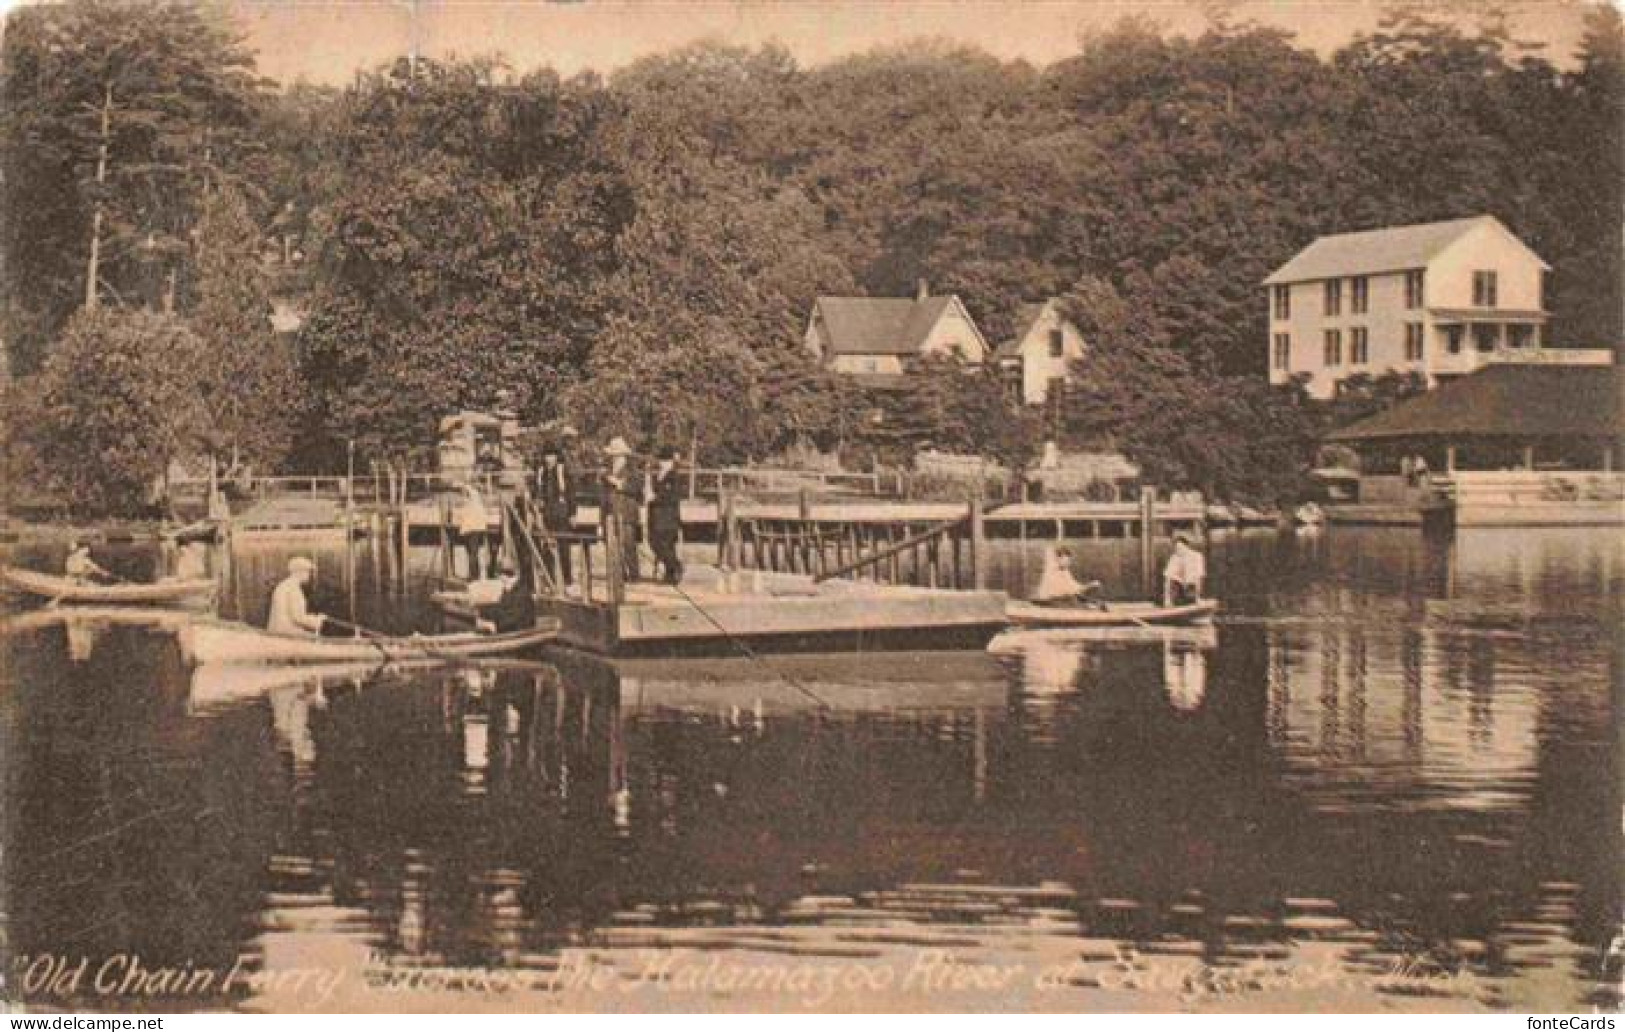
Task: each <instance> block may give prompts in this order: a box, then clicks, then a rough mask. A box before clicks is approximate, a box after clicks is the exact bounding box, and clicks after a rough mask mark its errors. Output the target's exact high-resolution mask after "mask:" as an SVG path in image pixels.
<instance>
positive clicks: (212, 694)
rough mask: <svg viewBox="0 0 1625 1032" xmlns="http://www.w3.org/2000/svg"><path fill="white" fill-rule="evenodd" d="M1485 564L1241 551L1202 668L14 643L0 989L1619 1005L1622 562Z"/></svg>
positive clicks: (1307, 549)
mask: <svg viewBox="0 0 1625 1032" xmlns="http://www.w3.org/2000/svg"><path fill="white" fill-rule="evenodd" d="M1505 544H1506V542H1505V540H1504V539H1500V538H1493V537H1492V538H1488V539H1485V540H1483V541H1478V540H1476V539H1474V538H1471V537H1464V538H1462V539H1459V540H1458V541H1457V542H1456V544H1455V545H1454V546H1453V547H1446V548H1444V551H1443V554H1441V552H1440V549H1441V547H1443V546H1441V545H1440V544H1439V543H1436V542H1428V541H1425V540H1423V539H1420V538H1418V537H1415V536H1404V535H1400V534H1396V533H1394V532H1386V531H1385V532H1370V533H1367V532H1356V533H1354V534H1350V535H1345V534H1344V532H1343V531H1342V530H1340V529H1339V530H1334V531H1332V532H1329V533H1327V534H1325V535H1322V536H1319V537H1317V538H1314V539H1312V540H1304V539H1299V538H1280V539H1277V538H1273V537H1272V538H1269V539H1267V540H1266V539H1248V540H1245V541H1237V542H1235V543H1233V544H1227V545H1225V546H1222V547H1219V548H1216V549H1215V551H1214V564H1213V566H1214V571H1215V579H1216V580H1220V583H1222V584H1224V585H1226V587H1225V588H1223V589H1221V590H1223V591H1224V592H1225V593H1226V596H1225V601H1226V605H1227V609H1228V610H1229V612H1230V613H1232V614H1233V615H1234V617H1235V618H1236V619H1235V620H1234V622H1231V623H1227V624H1225V625H1224V626H1222V627H1220V628H1218V629H1217V630H1209V631H1207V632H1205V633H1203V634H1198V635H1191V634H1189V633H1174V634H1169V635H1161V636H1149V637H1147V636H1142V637H1141V640H1118V641H1105V642H1102V641H1099V640H1082V641H1080V640H1075V639H1072V640H1069V639H1068V638H1067V637H1065V636H1064V635H1045V634H1028V635H1020V636H1012V637H1013V638H1015V639H1016V640H1015V641H1014V642H1013V643H1012V642H1011V641H1008V640H1007V641H1005V642H1004V643H1003V644H1002V645H1001V647H1000V649H999V654H998V655H981V654H975V655H967V654H962V653H955V654H942V653H917V654H895V655H885V656H841V657H816V656H813V657H806V656H803V657H778V656H776V657H769V658H767V659H766V660H763V661H757V660H753V659H749V658H744V657H740V658H737V659H720V660H708V661H686V660H685V661H681V662H629V663H621V664H609V663H605V662H602V661H599V660H596V659H593V658H591V657H586V656H580V655H574V654H568V653H560V654H557V655H554V656H550V657H548V661H547V662H531V663H508V664H492V665H487V666H483V667H479V668H468V669H459V668H447V667H430V666H425V667H424V668H420V669H391V668H385V669H375V668H368V667H365V666H361V667H355V666H344V667H333V668H324V669H318V670H301V671H286V670H283V671H273V670H266V669H264V668H252V669H234V668H227V669H224V670H221V669H210V668H202V669H199V670H196V671H186V670H184V669H182V668H181V667H180V664H179V659H178V656H177V655H176V654H175V652H174V649H173V645H172V643H171V642H170V641H169V640H168V638H167V637H166V636H165V635H164V634H163V633H161V632H159V631H153V630H144V629H140V628H128V627H108V628H107V629H105V630H104V631H100V632H97V636H99V640H97V641H96V642H95V644H94V647H93V648H91V649H89V650H88V652H86V651H83V650H80V649H78V648H77V647H76V646H74V645H73V640H72V636H71V633H70V632H69V631H68V630H67V629H66V628H65V627H64V626H63V625H61V624H60V623H57V624H49V625H42V626H39V627H37V628H36V629H34V630H30V631H27V632H25V633H17V634H11V635H7V636H6V637H5V638H4V641H3V646H4V648H5V649H6V654H5V658H6V663H5V664H4V666H3V667H0V669H3V670H4V674H3V676H4V677H5V678H6V679H7V681H8V682H9V690H8V691H7V692H6V693H5V694H4V695H0V718H3V720H0V748H4V750H5V756H6V758H7V768H8V779H7V782H6V788H5V791H6V793H7V795H6V800H5V801H6V805H7V807H8V813H9V814H12V815H14V816H13V819H11V820H10V821H9V822H8V825H7V828H6V832H5V834H6V836H7V838H6V846H7V848H6V851H5V863H6V868H5V871H4V877H5V883H6V885H7V886H8V888H11V889H12V890H13V891H11V892H10V893H9V895H8V899H7V908H8V909H7V913H6V915H5V916H6V919H7V922H8V924H9V926H10V928H11V929H12V945H13V948H14V949H15V950H16V952H17V953H19V954H24V955H30V956H36V955H39V954H43V953H52V952H55V953H63V954H72V955H74V956H85V957H88V958H90V970H92V971H94V970H96V969H97V968H98V966H99V965H101V964H103V963H106V962H107V961H108V960H109V959H110V958H115V957H119V956H128V955H133V954H138V955H139V956H140V957H141V959H142V963H144V964H146V965H148V966H149V967H151V968H157V967H160V966H163V965H175V966H180V965H184V964H187V963H190V964H191V965H193V967H194V968H210V969H219V970H220V971H222V972H225V971H230V970H236V971H237V972H239V975H238V976H237V977H234V978H233V979H232V981H231V982H230V984H229V986H226V987H225V988H223V989H221V988H220V987H218V986H217V987H216V989H217V990H219V991H215V992H213V993H211V994H206V995H204V996H201V997H189V996H188V997H168V998H164V999H163V1000H162V1004H163V1005H165V1006H177V1007H191V1006H221V1005H227V1006H236V1007H244V1008H250V1009H268V1010H278V1009H303V1010H308V1009H322V1008H329V1009H330V1008H338V1009H344V1008H347V1007H348V1008H361V1007H366V1008H378V1007H384V1008H399V1007H411V1008H414V1009H417V1008H424V1007H431V1008H432V1007H441V1006H445V1007H472V1008H475V1009H507V1008H512V1007H516V1006H520V1007H535V1008H562V1007H569V1006H585V1007H591V1008H606V1007H612V1006H613V1007H625V1008H657V1009H674V1008H684V1007H686V1008H690V1009H692V1008H695V1007H701V1008H722V1009H730V1008H748V1007H771V1008H778V1007H816V1006H826V1007H828V1006H832V1005H846V1006H868V1007H875V1006H923V1007H932V1008H939V1007H955V1006H957V1007H967V1006H975V1007H978V1008H985V1007H986V1006H988V1005H989V1002H990V1000H993V999H996V1000H997V1002H998V1005H1000V1006H1003V1007H1008V1008H1012V1009H1014V1008H1019V1007H1026V1008H1032V1009H1062V1008H1066V1009H1105V1008H1141V1009H1144V1008H1153V1009H1181V1008H1184V1009H1212V1008H1225V1007H1242V1008H1248V1009H1252V1008H1259V1007H1273V1006H1304V1005H1312V1004H1317V1003H1318V1004H1320V1005H1322V1006H1325V1007H1331V1008H1336V1007H1348V1008H1354V1007H1368V1008H1369V1007H1374V1006H1391V1007H1399V1008H1402V1009H1412V1008H1422V1007H1425V1008H1450V1009H1454V1008H1482V1007H1515V1008H1517V1009H1525V1010H1530V1009H1535V1008H1536V1007H1537V1006H1538V1007H1541V1008H1542V1009H1550V1010H1556V1009H1564V1010H1572V1009H1575V1008H1577V1007H1582V1006H1588V1005H1590V1004H1592V1003H1598V1004H1601V1005H1612V1004H1615V1003H1617V1000H1616V998H1615V997H1614V995H1613V990H1611V989H1609V988H1607V987H1606V982H1607V981H1608V978H1607V977H1605V976H1608V974H1609V972H1608V970H1607V969H1606V967H1605V964H1604V960H1603V950H1604V948H1605V946H1606V944H1607V942H1608V941H1609V939H1610V938H1611V936H1612V935H1613V933H1614V931H1615V930H1616V929H1615V921H1616V915H1617V914H1618V913H1619V908H1620V903H1621V900H1620V893H1619V887H1618V861H1619V847H1620V843H1619V838H1618V830H1617V821H1616V820H1615V819H1614V817H1615V815H1617V813H1618V807H1619V804H1620V800H1619V791H1618V784H1619V767H1618V757H1617V744H1616V742H1615V740H1614V735H1615V724H1614V719H1615V718H1614V713H1615V711H1614V695H1613V692H1614V691H1615V686H1617V685H1618V683H1619V682H1620V676H1619V675H1620V669H1619V663H1620V659H1619V654H1620V649H1619V645H1620V639H1619V629H1618V620H1617V616H1618V614H1619V612H1620V605H1619V603H1620V597H1621V574H1622V567H1621V563H1620V557H1619V545H1618V543H1617V541H1615V542H1613V543H1612V544H1609V543H1607V542H1606V541H1604V542H1602V543H1599V540H1598V539H1597V538H1594V537H1591V536H1586V535H1577V534H1573V533H1572V532H1570V535H1569V537H1568V538H1562V537H1558V536H1545V537H1539V538H1538V539H1537V540H1536V541H1535V542H1534V543H1533V544H1532V545H1531V551H1529V552H1527V553H1525V554H1523V555H1522V556H1520V557H1517V558H1509V557H1508V556H1507V554H1506V552H1505V548H1504V546H1505ZM1531 571H1533V572H1531ZM1244 589H1245V590H1244ZM365 604H366V605H373V606H378V607H380V608H387V607H388V605H389V603H388V601H387V600H383V599H373V600H371V601H368V602H366V603H365ZM75 657H77V658H75ZM491 971H498V972H506V973H510V974H512V975H514V976H515V980H514V981H513V982H511V983H509V984H508V985H507V986H506V987H505V988H504V989H503V990H502V991H501V992H496V991H493V990H491V989H490V987H489V985H485V986H483V987H482V986H480V985H478V984H476V983H477V982H478V980H479V977H480V974H479V973H480V972H491ZM324 972H325V973H327V974H328V975H329V976H333V977H332V981H331V982H330V983H327V982H322V981H321V980H320V976H321V975H322V973H324ZM886 972H890V974H885V973H886ZM334 973H337V975H336V976H335V975H334ZM403 987H404V988H403ZM30 993H31V995H33V996H35V997H36V998H50V997H52V996H66V997H69V998H71V999H74V1000H78V1001H79V1002H82V1003H85V1004H87V1005H100V1006H113V1005H117V1006H130V1005H132V1004H131V1003H130V1001H128V1000H127V999H124V998H122V997H119V998H115V999H114V1000H113V1001H111V1002H110V1001H109V1000H108V999H105V998H102V997H99V996H98V995H97V994H96V992H95V989H94V987H93V986H89V985H88V984H87V985H85V986H80V987H79V992H78V995H77V996H75V994H74V993H71V992H68V993H61V992H57V991H54V990H53V989H52V988H51V987H50V986H45V987H42V988H36V989H35V990H31V991H30ZM403 994H404V995H403ZM148 1002H152V1001H148ZM153 1005H154V1006H156V1005H159V1004H158V1003H157V1002H153Z"/></svg>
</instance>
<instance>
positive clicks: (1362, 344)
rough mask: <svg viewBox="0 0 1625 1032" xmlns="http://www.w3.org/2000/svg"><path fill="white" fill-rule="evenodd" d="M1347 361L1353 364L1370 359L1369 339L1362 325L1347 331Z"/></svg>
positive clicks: (1363, 362) (1362, 362) (1361, 363)
mask: <svg viewBox="0 0 1625 1032" xmlns="http://www.w3.org/2000/svg"><path fill="white" fill-rule="evenodd" d="M1349 361H1350V362H1352V363H1353V364H1355V365H1365V364H1366V363H1367V362H1369V361H1371V339H1370V336H1369V335H1368V334H1367V332H1366V328H1365V327H1364V326H1356V327H1354V329H1352V330H1350V331H1349Z"/></svg>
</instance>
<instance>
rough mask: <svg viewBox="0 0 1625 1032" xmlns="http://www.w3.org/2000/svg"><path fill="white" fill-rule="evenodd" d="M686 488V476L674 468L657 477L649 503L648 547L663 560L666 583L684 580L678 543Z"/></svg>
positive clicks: (681, 530) (657, 474)
mask: <svg viewBox="0 0 1625 1032" xmlns="http://www.w3.org/2000/svg"><path fill="white" fill-rule="evenodd" d="M683 487H684V485H683V475H682V474H681V473H679V472H677V467H675V466H673V467H672V468H671V469H669V470H667V471H666V472H664V473H656V474H655V475H654V481H653V493H654V497H653V498H652V499H651V500H650V502H649V547H650V549H651V550H653V552H654V554H655V558H657V559H659V560H660V565H661V568H662V569H663V570H664V572H665V576H666V583H667V584H676V583H678V582H679V581H681V580H682V579H683V560H682V559H681V558H680V557H679V556H678V555H677V542H678V540H679V538H681V537H682V533H683V510H682V505H683Z"/></svg>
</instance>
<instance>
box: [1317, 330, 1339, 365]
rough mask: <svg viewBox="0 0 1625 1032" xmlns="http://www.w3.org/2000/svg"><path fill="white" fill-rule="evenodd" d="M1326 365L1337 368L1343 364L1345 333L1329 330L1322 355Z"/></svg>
mask: <svg viewBox="0 0 1625 1032" xmlns="http://www.w3.org/2000/svg"><path fill="white" fill-rule="evenodd" d="M1321 358H1322V360H1323V361H1324V362H1325V364H1326V365H1329V366H1335V365H1342V364H1343V331H1342V330H1327V331H1326V340H1325V345H1324V347H1323V349H1322V354H1321Z"/></svg>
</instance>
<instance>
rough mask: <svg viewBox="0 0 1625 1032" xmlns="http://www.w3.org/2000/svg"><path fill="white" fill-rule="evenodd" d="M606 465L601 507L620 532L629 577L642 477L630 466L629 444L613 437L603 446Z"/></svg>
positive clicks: (633, 575)
mask: <svg viewBox="0 0 1625 1032" xmlns="http://www.w3.org/2000/svg"><path fill="white" fill-rule="evenodd" d="M604 455H605V457H606V458H607V459H608V460H609V466H608V467H607V468H606V469H605V470H604V490H603V502H602V505H601V510H602V513H603V515H604V516H605V517H606V518H607V517H608V516H610V515H614V517H615V522H616V523H617V524H618V525H619V527H620V532H621V569H622V571H623V573H624V575H625V577H626V579H627V580H628V581H635V580H637V579H638V577H639V573H638V531H639V529H640V527H641V525H642V523H643V518H642V514H643V480H642V478H641V477H639V476H638V475H637V474H636V473H635V472H634V471H633V469H632V463H631V458H632V446H631V445H629V444H627V443H626V438H624V437H616V438H613V439H611V440H610V442H609V444H608V445H607V446H605V448H604Z"/></svg>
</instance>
